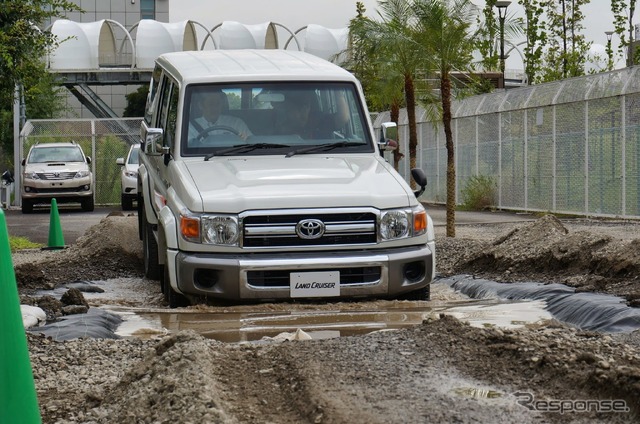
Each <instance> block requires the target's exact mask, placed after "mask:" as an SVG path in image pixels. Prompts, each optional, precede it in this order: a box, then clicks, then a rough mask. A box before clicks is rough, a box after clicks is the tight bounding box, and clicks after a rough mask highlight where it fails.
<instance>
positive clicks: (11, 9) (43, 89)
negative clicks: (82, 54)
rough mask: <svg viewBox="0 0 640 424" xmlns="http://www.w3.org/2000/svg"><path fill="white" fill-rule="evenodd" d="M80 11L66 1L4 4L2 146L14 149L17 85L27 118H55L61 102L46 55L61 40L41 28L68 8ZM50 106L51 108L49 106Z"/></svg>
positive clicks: (0, 13)
mask: <svg viewBox="0 0 640 424" xmlns="http://www.w3.org/2000/svg"><path fill="white" fill-rule="evenodd" d="M73 10H80V9H79V8H78V7H77V6H76V5H75V4H73V3H71V2H69V1H66V0H5V1H3V2H2V7H0V75H2V78H0V119H1V120H2V127H1V130H0V137H1V138H0V148H2V149H3V150H4V152H5V153H7V154H5V155H4V156H5V157H11V156H12V152H13V118H12V107H13V103H14V102H13V99H14V93H15V87H16V86H22V87H24V93H25V101H26V102H27V117H51V115H52V114H53V113H55V111H56V110H59V107H60V106H61V103H60V101H59V99H58V96H57V94H56V89H55V88H53V86H52V85H51V81H52V80H51V78H50V76H49V75H48V73H47V71H46V68H45V65H44V61H43V58H45V57H46V54H47V52H48V51H49V49H51V48H52V47H55V46H56V45H57V43H58V40H56V39H55V37H54V36H53V34H51V33H50V32H48V31H43V30H41V29H40V28H38V26H37V25H40V24H42V23H44V22H45V21H47V20H48V19H50V18H52V17H59V16H62V14H63V13H64V12H65V11H73ZM47 107H49V109H47Z"/></svg>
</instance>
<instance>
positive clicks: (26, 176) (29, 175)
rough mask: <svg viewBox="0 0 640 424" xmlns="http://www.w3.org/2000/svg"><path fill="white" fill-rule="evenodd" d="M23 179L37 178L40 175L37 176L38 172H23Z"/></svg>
mask: <svg viewBox="0 0 640 424" xmlns="http://www.w3.org/2000/svg"><path fill="white" fill-rule="evenodd" d="M24 179H25V180H39V179H40V177H38V173H37V172H25V174H24Z"/></svg>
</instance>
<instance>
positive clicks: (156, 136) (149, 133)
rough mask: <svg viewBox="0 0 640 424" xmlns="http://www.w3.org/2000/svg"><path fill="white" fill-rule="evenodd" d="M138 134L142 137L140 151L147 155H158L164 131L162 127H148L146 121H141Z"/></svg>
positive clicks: (160, 152) (160, 151)
mask: <svg viewBox="0 0 640 424" xmlns="http://www.w3.org/2000/svg"><path fill="white" fill-rule="evenodd" d="M140 136H141V137H142V143H143V144H142V151H143V152H145V153H146V154H147V155H149V156H159V155H161V154H162V153H163V151H162V140H163V138H164V131H163V130H162V128H149V127H148V126H147V123H146V122H144V121H143V122H142V126H141V128H140Z"/></svg>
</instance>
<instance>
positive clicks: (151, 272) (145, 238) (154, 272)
mask: <svg viewBox="0 0 640 424" xmlns="http://www.w3.org/2000/svg"><path fill="white" fill-rule="evenodd" d="M143 212H144V209H143ZM142 222H143V227H142V256H143V260H144V276H145V277H147V278H149V279H150V280H159V279H160V276H161V275H162V265H160V263H159V262H158V242H157V241H156V239H155V237H154V236H153V226H152V225H151V224H149V222H147V217H146V215H144V216H142Z"/></svg>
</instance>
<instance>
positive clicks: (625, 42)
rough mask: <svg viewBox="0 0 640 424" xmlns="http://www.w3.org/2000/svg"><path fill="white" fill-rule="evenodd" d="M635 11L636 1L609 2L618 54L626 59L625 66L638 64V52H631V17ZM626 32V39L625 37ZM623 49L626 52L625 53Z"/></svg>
mask: <svg viewBox="0 0 640 424" xmlns="http://www.w3.org/2000/svg"><path fill="white" fill-rule="evenodd" d="M635 10H636V0H611V12H612V13H613V26H614V28H615V32H616V34H618V37H620V44H619V45H618V52H619V53H620V54H621V55H623V56H624V55H625V54H626V57H627V66H631V65H634V64H636V63H638V52H633V51H632V50H631V48H630V47H631V46H633V44H632V43H633V41H634V39H633V34H634V27H633V15H634V14H635ZM627 31H628V37H627ZM625 49H626V50H627V51H626V52H625Z"/></svg>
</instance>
